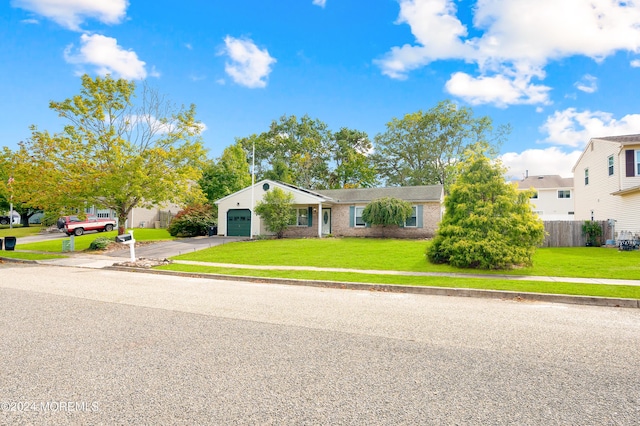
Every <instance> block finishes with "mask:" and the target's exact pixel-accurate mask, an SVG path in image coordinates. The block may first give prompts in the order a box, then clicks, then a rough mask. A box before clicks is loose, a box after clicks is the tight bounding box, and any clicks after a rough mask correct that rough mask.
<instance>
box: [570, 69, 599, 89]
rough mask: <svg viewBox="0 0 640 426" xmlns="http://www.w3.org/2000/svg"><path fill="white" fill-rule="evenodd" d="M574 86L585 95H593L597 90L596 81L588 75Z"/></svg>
mask: <svg viewBox="0 0 640 426" xmlns="http://www.w3.org/2000/svg"><path fill="white" fill-rule="evenodd" d="M574 86H576V89H578V90H581V91H583V92H585V93H594V92H596V91H597V90H598V79H597V78H596V77H594V76H592V75H590V74H585V75H584V76H583V77H582V78H581V79H580V81H578V82H576V84H575V85H574Z"/></svg>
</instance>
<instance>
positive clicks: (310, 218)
mask: <svg viewBox="0 0 640 426" xmlns="http://www.w3.org/2000/svg"><path fill="white" fill-rule="evenodd" d="M308 211H309V213H308V214H307V217H308V218H309V220H307V223H308V226H309V228H311V227H312V226H313V207H309V210H308Z"/></svg>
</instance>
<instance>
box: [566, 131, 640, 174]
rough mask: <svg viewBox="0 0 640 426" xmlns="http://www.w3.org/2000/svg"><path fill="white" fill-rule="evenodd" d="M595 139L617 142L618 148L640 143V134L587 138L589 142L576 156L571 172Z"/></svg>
mask: <svg viewBox="0 0 640 426" xmlns="http://www.w3.org/2000/svg"><path fill="white" fill-rule="evenodd" d="M596 141H605V142H613V143H617V144H619V146H620V148H623V147H625V146H630V145H640V134H635V135H621V136H603V137H598V138H591V139H589V143H587V145H586V146H585V147H584V149H583V150H582V153H581V154H580V157H578V161H576V163H575V164H574V165H573V167H572V168H571V171H572V172H573V173H575V171H576V167H578V164H580V162H581V161H582V157H584V153H585V152H587V149H589V146H591V144H592V143H594V142H596Z"/></svg>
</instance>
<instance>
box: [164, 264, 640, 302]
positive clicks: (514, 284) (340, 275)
mask: <svg viewBox="0 0 640 426" xmlns="http://www.w3.org/2000/svg"><path fill="white" fill-rule="evenodd" d="M154 269H160V270H169V271H179V272H190V273H206V274H222V275H235V276H250V277H256V278H289V279H298V280H318V281H343V282H354V283H365V284H389V285H410V286H426V287H448V288H469V289H481V290H503V291H514V292H527V293H546V294H564V295H571V296H596V297H614V298H625V299H640V286H624V285H620V286H618V285H603V284H575V283H562V282H540V281H524V280H522V281H520V280H518V281H516V280H505V279H494V278H458V277H416V276H402V275H378V274H361V273H357V272H323V271H283V270H278V271H273V270H253V269H236V268H220V267H213V266H203V265H185V264H178V263H173V264H170V265H164V266H158V267H156V268H154Z"/></svg>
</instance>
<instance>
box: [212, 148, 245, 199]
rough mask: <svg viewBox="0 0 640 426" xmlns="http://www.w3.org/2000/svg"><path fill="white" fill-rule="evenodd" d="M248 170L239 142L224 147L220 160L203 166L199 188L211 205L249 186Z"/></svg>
mask: <svg viewBox="0 0 640 426" xmlns="http://www.w3.org/2000/svg"><path fill="white" fill-rule="evenodd" d="M249 169H250V168H249V163H248V161H247V157H246V152H245V151H244V149H243V148H242V145H241V143H240V142H236V143H235V144H234V145H231V146H228V147H226V148H225V149H224V151H223V152H222V155H221V156H220V158H217V159H216V160H213V161H211V162H210V163H209V164H208V165H207V166H205V168H204V172H203V174H202V178H201V179H200V186H201V187H202V190H203V192H204V193H205V195H206V196H207V199H208V200H209V202H210V203H211V205H214V203H215V202H216V201H217V200H219V199H220V198H223V197H226V196H227V195H229V194H233V193H234V192H236V191H239V190H241V189H243V188H245V187H247V186H249V185H251V173H250V170H249Z"/></svg>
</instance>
